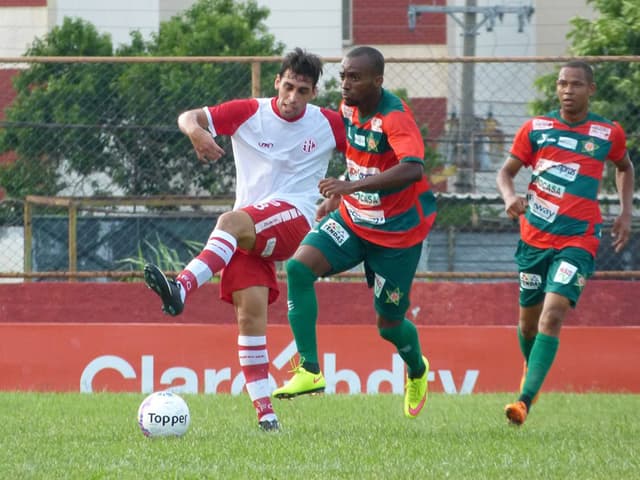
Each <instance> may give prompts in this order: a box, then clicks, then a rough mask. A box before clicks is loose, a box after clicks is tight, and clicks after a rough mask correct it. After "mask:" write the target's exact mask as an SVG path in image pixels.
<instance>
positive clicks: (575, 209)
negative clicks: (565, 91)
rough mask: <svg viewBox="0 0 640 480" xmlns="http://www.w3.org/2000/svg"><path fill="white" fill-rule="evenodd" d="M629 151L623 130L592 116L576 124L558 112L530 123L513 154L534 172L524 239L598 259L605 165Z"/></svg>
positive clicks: (515, 143) (522, 222) (517, 139)
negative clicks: (579, 250)
mask: <svg viewBox="0 0 640 480" xmlns="http://www.w3.org/2000/svg"><path fill="white" fill-rule="evenodd" d="M626 150H627V148H626V136H625V133H624V130H623V129H622V127H621V126H620V125H619V124H618V123H617V122H612V121H610V120H607V119H606V118H603V117H601V116H599V115H596V114H594V113H589V114H588V116H587V118H586V119H585V120H584V121H582V122H579V123H574V124H569V123H567V122H565V121H564V120H563V119H562V118H561V117H560V112H559V111H558V110H556V111H553V112H551V113H549V114H547V115H543V116H539V117H534V118H532V119H530V120H528V121H527V122H526V123H525V124H524V125H523V126H522V127H520V130H518V133H517V134H516V136H515V139H514V141H513V146H512V148H511V152H510V153H511V155H513V156H514V157H516V158H518V159H519V160H520V161H521V162H522V163H523V164H524V165H525V166H527V167H531V169H532V170H533V173H532V176H531V182H530V183H529V189H528V192H527V200H528V204H529V206H528V208H527V212H526V214H525V215H524V216H523V218H521V220H520V236H521V239H522V240H523V241H524V242H525V243H527V244H529V245H533V246H534V247H538V248H555V249H561V248H565V247H579V248H584V249H585V250H587V251H589V252H591V254H592V255H593V256H595V254H596V251H597V249H598V245H599V243H600V238H601V235H602V215H601V213H600V204H599V203H598V191H599V189H600V183H601V180H602V175H603V171H604V164H605V161H606V160H607V159H609V160H611V161H613V162H618V161H621V160H622V159H623V158H624V156H625V152H626Z"/></svg>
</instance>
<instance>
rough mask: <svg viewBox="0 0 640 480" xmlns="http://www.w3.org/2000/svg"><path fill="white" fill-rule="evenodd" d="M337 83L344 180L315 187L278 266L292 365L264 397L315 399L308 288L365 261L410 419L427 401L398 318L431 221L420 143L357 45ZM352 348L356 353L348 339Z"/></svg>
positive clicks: (413, 337)
mask: <svg viewBox="0 0 640 480" xmlns="http://www.w3.org/2000/svg"><path fill="white" fill-rule="evenodd" d="M340 77H341V87H342V102H341V105H340V112H341V113H342V118H343V121H344V125H345V128H346V131H347V152H346V159H347V173H346V178H345V179H344V180H342V179H334V178H327V179H324V180H322V181H321V182H320V183H319V189H320V193H322V194H323V196H324V197H325V200H324V202H323V203H322V204H321V205H320V207H319V209H318V218H319V219H321V220H320V223H319V224H318V225H317V226H316V227H314V228H313V229H312V230H311V232H309V233H308V234H307V236H306V237H305V239H304V240H303V241H302V244H301V246H300V248H299V249H298V250H297V251H296V253H295V255H294V256H293V258H292V259H291V260H289V261H288V262H287V265H286V268H287V276H288V277H287V287H288V305H289V323H290V325H291V328H292V330H293V334H294V337H295V341H296V346H297V349H298V353H299V355H300V364H299V365H298V366H296V367H295V368H294V370H293V373H294V375H293V377H292V378H291V379H290V380H289V381H288V382H287V383H286V384H285V385H284V386H283V387H281V388H279V389H276V390H275V391H274V392H273V395H274V396H275V397H277V398H290V397H295V396H297V395H301V394H308V393H314V392H321V391H324V389H325V386H326V381H325V379H324V376H323V375H322V372H321V370H320V364H319V359H318V347H317V340H316V321H317V300H316V293H315V289H314V282H315V281H316V280H317V279H318V277H326V276H329V275H333V274H336V273H339V272H343V271H346V270H349V269H351V268H353V267H355V266H357V265H358V264H360V263H361V262H364V265H365V270H366V271H367V272H368V273H369V275H368V278H369V279H370V280H371V282H370V286H372V287H373V296H374V299H373V300H374V301H373V303H374V307H375V313H376V320H377V327H378V332H379V334H380V336H381V337H382V338H383V339H385V340H387V341H389V342H391V343H392V344H393V345H394V346H395V347H396V349H397V352H398V354H399V355H400V357H401V358H402V359H403V360H404V362H405V363H406V365H407V378H406V382H405V399H404V413H405V415H406V417H408V418H415V417H416V416H417V415H418V414H419V413H420V411H421V410H422V408H423V406H424V405H425V402H426V399H427V376H428V373H429V362H428V361H427V358H426V357H425V356H424V355H423V354H422V349H421V345H420V341H419V336H418V332H417V329H416V327H415V325H414V324H413V323H412V322H411V321H410V320H409V319H407V318H406V316H405V314H406V312H407V310H408V308H409V296H410V292H411V284H412V283H413V279H414V277H415V272H416V268H417V265H418V260H419V258H420V253H421V250H422V242H423V241H424V239H425V238H426V236H427V234H428V233H429V231H430V229H431V226H432V224H433V221H434V219H435V216H436V202H435V197H434V195H433V193H432V192H431V190H430V187H429V184H428V182H427V180H426V178H425V174H424V141H423V138H422V135H421V134H420V130H419V129H418V126H417V125H416V121H415V119H414V117H413V114H412V113H411V111H410V110H409V107H408V106H407V105H406V103H405V102H404V101H403V100H401V99H400V98H399V97H397V96H396V95H394V94H393V93H391V92H389V91H388V90H385V89H384V88H382V83H383V78H384V57H383V56H382V54H381V53H380V52H379V51H378V50H376V49H374V48H371V47H357V48H355V49H353V50H351V51H350V52H348V53H347V55H346V56H345V57H344V59H343V60H342V70H341V72H340ZM339 301H347V300H346V299H340V300H339ZM353 348H354V349H357V348H358V344H357V341H356V342H355V343H354V347H353Z"/></svg>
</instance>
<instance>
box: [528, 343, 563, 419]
mask: <svg viewBox="0 0 640 480" xmlns="http://www.w3.org/2000/svg"><path fill="white" fill-rule="evenodd" d="M559 344H560V340H559V339H558V337H551V336H549V335H545V334H544V333H538V334H537V335H536V338H535V342H534V344H533V347H532V348H531V354H530V355H529V363H528V365H527V378H526V379H525V381H524V386H523V387H522V394H521V396H520V399H521V400H522V401H524V402H525V403H526V404H527V406H530V404H531V400H532V399H533V397H535V396H536V395H537V394H538V392H539V391H540V388H541V387H542V383H543V382H544V379H545V377H546V376H547V373H548V372H549V369H551V365H552V364H553V360H554V359H555V357H556V352H557V351H558V345H559Z"/></svg>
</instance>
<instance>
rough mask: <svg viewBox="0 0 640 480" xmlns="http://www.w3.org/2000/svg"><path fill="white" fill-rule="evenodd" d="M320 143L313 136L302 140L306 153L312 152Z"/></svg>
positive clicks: (303, 149)
mask: <svg viewBox="0 0 640 480" xmlns="http://www.w3.org/2000/svg"><path fill="white" fill-rule="evenodd" d="M317 146H318V144H317V143H316V141H315V140H314V139H313V138H307V139H306V140H305V141H304V142H302V151H303V152H305V153H311V152H313V151H314V150H315V149H316V148H317Z"/></svg>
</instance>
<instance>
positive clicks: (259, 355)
mask: <svg viewBox="0 0 640 480" xmlns="http://www.w3.org/2000/svg"><path fill="white" fill-rule="evenodd" d="M238 359H239V360H240V367H241V368H242V373H243V374H244V378H245V382H246V388H247V393H248V394H249V398H250V399H251V401H252V402H253V406H254V407H255V409H256V413H257V415H258V421H263V420H274V419H275V418H277V417H276V414H275V412H274V411H273V405H272V404H271V387H270V385H269V356H268V354H267V337H266V336H247V335H238Z"/></svg>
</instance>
